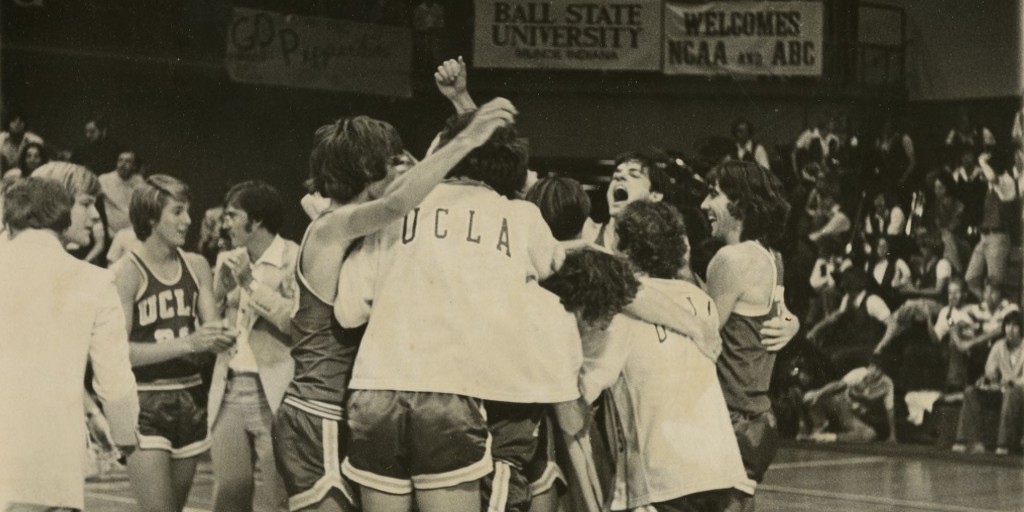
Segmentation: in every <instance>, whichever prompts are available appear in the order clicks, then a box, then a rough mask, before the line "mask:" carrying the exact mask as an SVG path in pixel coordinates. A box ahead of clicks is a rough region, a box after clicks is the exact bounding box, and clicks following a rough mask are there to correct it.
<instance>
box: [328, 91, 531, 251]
mask: <svg viewBox="0 0 1024 512" xmlns="http://www.w3.org/2000/svg"><path fill="white" fill-rule="evenodd" d="M515 115H516V109H515V107H514V106H513V105H512V103H510V102H509V101H508V100H506V99H504V98H495V99H494V100H491V101H490V102H488V103H487V104H486V105H484V106H483V107H481V108H480V110H478V111H477V113H476V115H475V116H474V117H473V120H472V121H471V122H470V124H469V126H467V127H466V128H465V129H464V130H462V132H460V133H459V134H458V135H456V136H455V138H453V139H452V140H451V141H450V142H449V143H448V144H447V145H445V146H444V147H443V148H441V149H439V150H437V151H436V152H434V153H433V154H431V155H430V156H428V157H426V158H424V159H423V160H422V161H420V162H419V163H418V164H416V166H415V167H413V168H412V169H411V170H410V171H409V172H407V173H405V174H403V175H402V176H400V177H399V178H397V179H396V180H395V182H394V183H393V184H392V185H391V186H390V187H389V188H388V189H387V191H385V193H384V195H383V196H382V197H380V198H378V199H374V200H372V201H369V202H366V203H362V204H358V205H353V206H352V207H351V208H339V209H337V210H334V211H333V212H331V213H328V214H327V215H325V216H324V217H322V218H321V219H320V220H319V222H317V224H316V227H315V228H314V231H313V233H312V236H314V237H317V238H319V239H320V240H321V241H324V240H331V239H338V238H344V239H348V240H352V239H355V238H358V237H361V236H366V235H369V234H370V233H374V232H376V231H379V230H380V229H382V228H383V227H385V226H387V225H388V224H390V223H392V222H394V221H396V220H398V219H400V218H402V217H403V216H405V214H407V213H409V212H410V211H412V209H413V208H415V207H416V206H417V205H418V204H420V202H422V201H423V199H424V198H426V197H427V195H428V194H430V191H431V190H433V189H434V187H435V186H437V184H438V183H440V182H441V180H442V179H444V177H445V175H447V174H448V171H450V170H451V169H452V168H453V167H455V165H456V164H458V163H459V162H460V161H461V160H462V159H463V158H464V157H465V156H466V155H468V154H469V152H470V151H472V150H474V149H476V148H477V147H479V146H480V145H482V144H484V143H485V142H487V140H488V139H489V138H490V137H491V134H492V133H494V131H495V130H496V129H498V128H499V127H502V126H508V125H510V124H512V122H513V121H514V120H515Z"/></svg>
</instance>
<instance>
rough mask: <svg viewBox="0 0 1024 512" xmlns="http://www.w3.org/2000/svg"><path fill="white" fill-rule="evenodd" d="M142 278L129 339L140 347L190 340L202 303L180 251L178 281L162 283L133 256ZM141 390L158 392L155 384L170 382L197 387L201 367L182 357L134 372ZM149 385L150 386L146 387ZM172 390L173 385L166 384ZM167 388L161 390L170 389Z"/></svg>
mask: <svg viewBox="0 0 1024 512" xmlns="http://www.w3.org/2000/svg"><path fill="white" fill-rule="evenodd" d="M130 258H131V260H132V263H134V264H135V265H136V266H137V267H138V269H139V272H140V273H141V274H142V286H141V291H140V292H139V293H138V294H137V295H136V297H135V303H134V304H133V306H134V308H135V311H134V314H133V315H132V329H131V332H130V333H129V335H128V339H129V340H131V341H133V342H140V343H160V342H162V341H168V340H173V339H175V338H183V337H185V336H188V335H189V334H191V333H192V332H193V331H194V330H195V325H196V315H197V314H198V312H197V311H196V304H198V302H199V284H198V281H197V280H196V278H195V275H194V274H193V273H192V269H191V268H190V267H189V266H188V262H187V261H186V260H185V256H184V254H183V253H182V252H181V250H180V249H179V250H178V252H177V258H178V277H177V278H176V279H174V280H173V281H170V282H166V281H162V280H161V279H160V278H159V277H157V276H156V275H155V274H154V273H153V271H152V270H150V269H149V267H148V266H147V265H146V264H145V262H143V261H142V258H140V257H139V255H138V254H136V253H134V252H133V253H130ZM132 370H133V371H134V372H135V378H136V379H137V380H138V382H139V389H140V390H143V391H145V390H146V389H147V388H149V389H155V388H154V387H153V386H152V384H154V383H155V381H167V380H171V381H174V382H175V383H178V384H181V385H183V386H184V385H194V384H192V383H195V382H196V381H197V380H198V377H199V367H198V365H196V364H195V362H194V361H192V360H191V358H188V357H183V358H177V359H171V360H169V361H163V362H159V363H153V364H147V365H145V366H136V367H134V368H132ZM146 384H150V386H146ZM166 384H167V385H169V386H170V387H175V385H174V384H171V383H166ZM167 385H162V386H158V387H159V388H160V389H168V387H167Z"/></svg>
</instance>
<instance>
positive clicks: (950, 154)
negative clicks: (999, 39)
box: [736, 110, 1024, 454]
mask: <svg viewBox="0 0 1024 512" xmlns="http://www.w3.org/2000/svg"><path fill="white" fill-rule="evenodd" d="M846 126H847V121H846V119H845V117H843V116H830V117H827V118H826V119H823V120H822V121H821V122H820V123H818V124H817V125H816V126H813V127H811V128H809V129H807V130H806V131H804V132H803V133H801V134H799V136H798V137H797V139H796V142H795V144H794V145H793V148H794V149H793V151H792V153H791V154H790V155H787V156H788V157H789V161H790V162H791V166H792V173H791V175H790V173H789V172H788V170H781V171H780V170H778V169H776V170H774V171H775V172H776V173H777V174H780V175H781V176H784V177H787V178H789V181H788V182H789V184H790V187H789V194H790V202H791V204H792V205H793V208H792V210H791V211H792V212H793V213H791V216H792V217H791V219H790V222H789V226H790V232H789V233H788V235H787V236H788V240H789V243H788V244H786V247H787V248H788V249H789V252H788V254H786V257H787V259H786V262H787V271H786V276H787V283H786V286H787V290H786V292H787V303H788V304H791V307H792V308H793V310H794V311H795V312H796V313H797V314H799V315H801V321H802V323H803V325H804V328H805V331H804V332H805V334H806V336H805V340H804V341H803V342H801V343H794V344H793V346H791V347H790V348H789V350H788V351H789V352H790V354H789V357H788V358H787V359H786V361H788V363H787V364H780V365H778V366H777V368H776V379H775V382H774V384H773V386H774V387H775V388H776V389H775V397H776V404H775V405H776V409H777V411H778V412H779V414H780V418H781V420H780V421H783V422H784V423H788V432H789V433H790V434H791V435H795V436H797V437H799V438H801V439H806V440H809V441H817V442H830V441H848V442H866V441H872V440H889V441H896V440H897V439H901V440H904V439H905V440H922V439H923V440H927V441H932V440H934V439H935V437H936V435H937V431H938V430H940V426H939V425H936V423H935V421H936V420H935V419H934V418H936V417H937V415H935V414H933V413H934V412H935V411H936V410H937V408H938V407H941V406H945V405H950V406H952V407H954V408H955V407H956V406H958V405H961V406H962V411H963V412H962V413H961V414H960V416H959V417H960V420H959V424H958V425H956V426H955V427H952V426H950V427H949V428H955V444H954V445H953V449H954V450H956V451H969V452H972V453H980V452H984V451H992V450H993V449H994V450H995V452H996V453H998V454H1007V453H1018V454H1019V453H1020V452H1021V449H1022V446H1021V426H1022V424H1024V413H1022V406H1021V400H1022V393H1021V392H1020V389H1021V388H1020V386H1021V385H1022V384H1024V364H1022V359H1024V358H1022V357H1021V355H1024V351H1021V350H1019V347H1020V345H1021V343H1020V324H1021V317H1020V313H1019V307H1018V304H1017V303H1018V301H1017V297H1019V290H1020V283H1019V281H1020V274H1019V272H1018V271H1017V270H1018V268H1019V267H1020V261H1019V259H1017V258H1015V257H1014V255H1019V254H1020V248H1019V246H1020V241H1019V239H1018V238H1019V234H1020V224H1019V222H1020V216H1021V203H1020V197H1021V193H1022V191H1024V178H1022V163H1024V151H1022V150H1021V147H1020V145H1019V143H1013V142H1011V141H997V140H996V138H995V137H994V136H993V134H992V131H991V130H989V129H988V128H987V127H984V126H982V125H980V124H977V123H974V122H972V121H971V118H970V117H969V116H968V115H967V113H966V111H963V110H961V111H959V112H958V115H957V116H956V122H955V125H954V126H953V128H951V129H950V131H949V133H948V136H947V137H945V139H944V140H939V141H928V142H931V143H930V144H928V143H922V144H915V140H914V139H913V137H912V136H911V135H910V134H909V133H907V132H906V131H905V130H903V129H901V128H900V123H899V121H898V120H896V119H890V120H888V121H886V122H885V123H884V124H883V125H882V126H881V127H879V130H878V136H877V137H876V138H874V140H873V142H870V143H866V144H865V143H863V142H861V140H858V139H862V140H870V139H867V138H864V137H858V136H857V135H855V134H852V133H850V131H849V130H848V129H847V128H846ZM743 132H744V131H743V130H740V131H739V133H740V134H742V133H743ZM1015 140H1019V139H1015ZM1000 142H1001V143H1002V144H1000ZM736 144H737V148H738V150H737V153H736V154H737V156H742V155H746V154H750V152H749V151H747V152H744V151H743V150H742V148H744V147H757V145H756V142H755V143H753V145H752V144H751V142H750V141H748V140H746V139H743V138H741V137H739V136H737V138H736ZM915 147H917V148H922V149H925V148H926V149H925V150H926V151H941V152H942V156H943V158H942V160H943V161H942V164H941V165H938V166H936V167H934V168H923V167H922V166H921V165H919V163H918V162H919V161H920V159H919V158H918V157H917V154H916V151H917V150H916V149H915ZM1011 155H1012V156H1011ZM747 158H750V157H747ZM780 160H781V161H784V160H785V159H781V158H776V159H775V160H773V161H774V162H778V161H780ZM787 163H789V162H787ZM1014 248H1016V249H1014ZM982 410H987V411H991V413H990V414H988V416H986V415H982V414H979V413H980V411H982ZM1000 411H1001V412H1000ZM989 416H991V417H993V418H994V417H999V418H1000V419H999V427H998V429H989V430H991V431H996V430H998V435H997V438H996V439H987V438H986V439H983V437H984V436H983V432H986V431H988V430H986V429H984V428H982V426H981V422H982V420H981V419H980V418H982V417H989ZM929 418H931V421H929ZM898 434H899V435H898ZM989 437H991V436H989Z"/></svg>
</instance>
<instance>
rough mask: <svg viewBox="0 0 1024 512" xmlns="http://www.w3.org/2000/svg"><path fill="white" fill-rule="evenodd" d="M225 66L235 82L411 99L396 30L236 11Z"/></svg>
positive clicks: (403, 43) (405, 34)
mask: <svg viewBox="0 0 1024 512" xmlns="http://www.w3.org/2000/svg"><path fill="white" fill-rule="evenodd" d="M224 64H225V66H226V67H227V70H228V75H229V76H231V79H232V80H234V81H236V82H244V83H250V84H268V85H283V86H290V87H303V88H309V89H325V90H332V91H346V92H355V93H364V94H376V95H382V96H398V97H404V98H408V97H410V96H412V88H411V86H410V83H409V73H410V68H411V65H412V36H411V34H410V32H409V29H405V28H400V27H389V26H383V25H371V24H367V23H355V22H351V21H345V20H336V19H328V18H314V17H309V16H295V15H285V14H279V13H276V12H269V11H259V10H254V9H244V8H235V10H234V16H233V18H232V21H231V26H230V27H228V44H227V53H226V54H225V57H224Z"/></svg>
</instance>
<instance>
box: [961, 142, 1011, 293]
mask: <svg viewBox="0 0 1024 512" xmlns="http://www.w3.org/2000/svg"><path fill="white" fill-rule="evenodd" d="M989 157H990V155H989V154H988V153H985V154H982V155H981V156H979V157H978V165H980V166H981V169H982V172H983V173H984V174H985V180H986V181H987V182H988V190H987V192H986V193H985V201H984V203H983V206H982V210H983V211H982V217H981V224H980V225H979V231H980V232H981V241H979V242H978V245H976V246H975V247H974V252H973V253H972V254H971V259H970V263H968V265H967V271H966V272H965V275H964V279H965V280H966V281H967V286H968V287H970V289H971V291H972V292H974V293H975V294H976V295H980V294H981V292H982V287H983V284H984V283H986V282H993V283H997V284H998V285H1000V286H1005V285H1006V284H1007V283H1006V270H1007V269H1006V264H1007V259H1008V257H1009V253H1010V235H1011V233H1014V232H1015V230H1017V229H1019V226H1020V219H1019V217H1020V201H1019V198H1018V195H1017V183H1016V181H1015V180H1014V178H1013V176H1012V175H1011V173H1010V172H1009V169H1001V170H1000V171H996V170H995V169H993V168H992V167H991V166H990V165H989Z"/></svg>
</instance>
